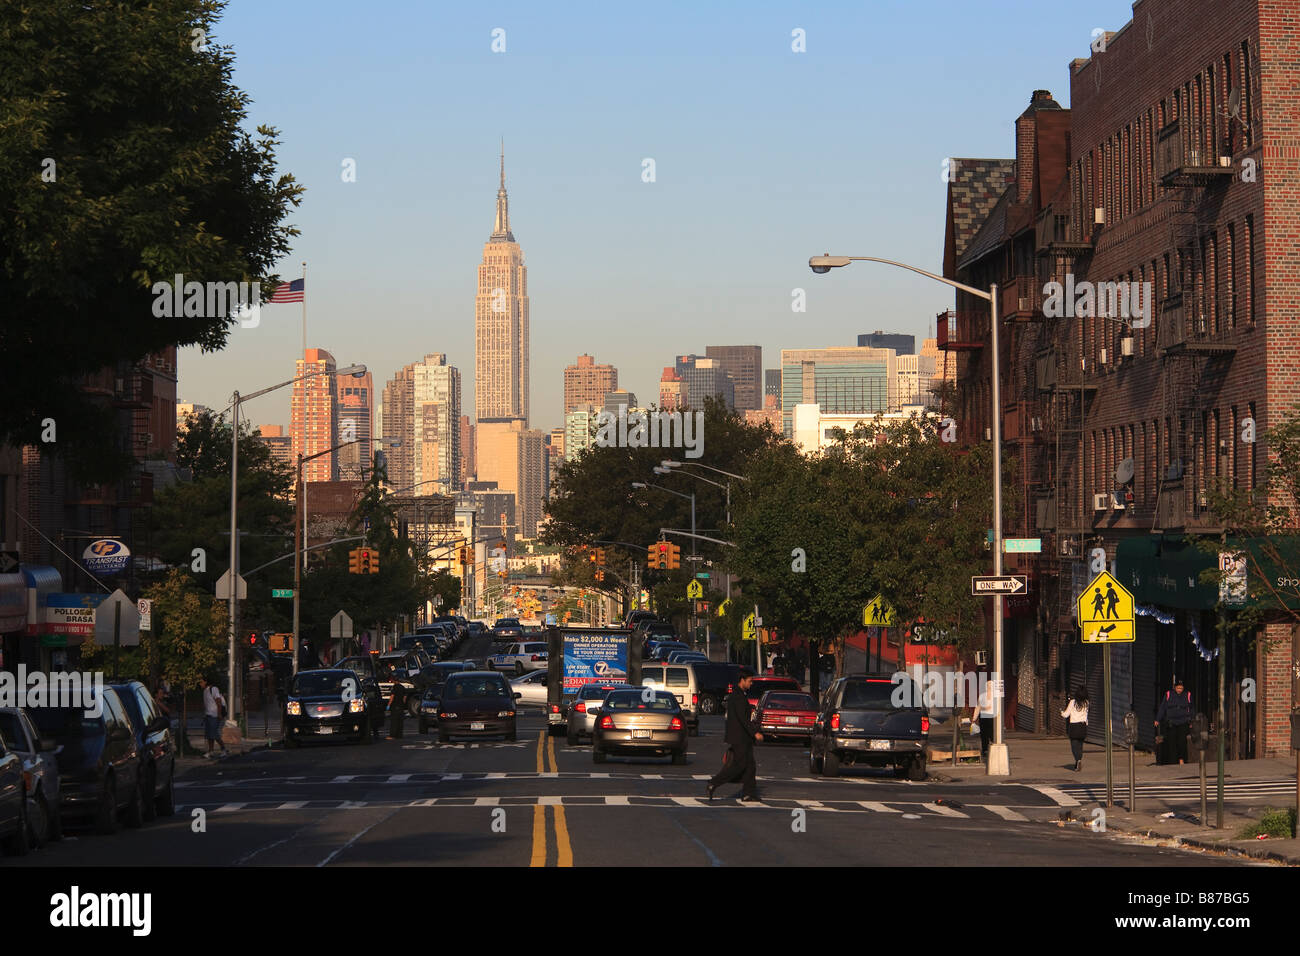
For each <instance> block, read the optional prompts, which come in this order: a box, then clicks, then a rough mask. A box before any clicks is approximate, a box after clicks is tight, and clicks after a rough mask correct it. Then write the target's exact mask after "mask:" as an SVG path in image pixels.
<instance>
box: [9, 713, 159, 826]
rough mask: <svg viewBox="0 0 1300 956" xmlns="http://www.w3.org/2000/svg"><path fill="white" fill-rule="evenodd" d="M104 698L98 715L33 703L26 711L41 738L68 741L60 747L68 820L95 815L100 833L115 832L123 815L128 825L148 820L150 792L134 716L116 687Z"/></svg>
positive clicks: (63, 804)
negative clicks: (144, 778)
mask: <svg viewBox="0 0 1300 956" xmlns="http://www.w3.org/2000/svg"><path fill="white" fill-rule="evenodd" d="M102 703H103V706H102V708H101V712H100V714H99V715H98V716H96V717H89V716H87V714H86V711H85V708H83V707H29V708H27V714H28V716H29V717H31V719H32V723H34V724H35V725H36V729H37V730H38V731H40V734H41V736H42V737H45V738H47V739H49V740H53V741H55V742H56V743H58V744H61V745H62V746H63V749H62V750H60V751H58V752H57V760H58V764H59V812H60V814H61V815H62V817H63V822H64V823H65V824H66V823H67V822H68V821H69V820H70V819H74V818H84V817H90V818H91V819H92V820H93V821H94V825H95V829H96V830H97V831H98V832H100V833H116V832H117V829H118V816H119V814H121V815H122V816H123V817H125V819H126V825H127V826H129V827H139V826H142V825H143V824H144V804H145V793H144V787H143V786H142V785H141V783H142V781H141V773H140V770H141V767H140V763H141V761H140V748H139V746H137V744H136V742H135V733H134V732H133V731H132V728H131V719H130V718H129V717H128V716H127V715H126V709H125V708H124V707H123V705H122V701H121V700H120V699H119V698H118V696H117V692H116V691H114V690H113V689H112V688H111V687H105V688H104V696H103V698H102Z"/></svg>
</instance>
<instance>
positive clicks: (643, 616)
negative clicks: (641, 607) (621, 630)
mask: <svg viewBox="0 0 1300 956" xmlns="http://www.w3.org/2000/svg"><path fill="white" fill-rule="evenodd" d="M653 620H655V615H654V612H653V611H628V612H627V617H625V618H623V626H624V627H628V628H632V629H633V630H635V629H636V626H637V625H638V624H640V623H641V622H642V621H653Z"/></svg>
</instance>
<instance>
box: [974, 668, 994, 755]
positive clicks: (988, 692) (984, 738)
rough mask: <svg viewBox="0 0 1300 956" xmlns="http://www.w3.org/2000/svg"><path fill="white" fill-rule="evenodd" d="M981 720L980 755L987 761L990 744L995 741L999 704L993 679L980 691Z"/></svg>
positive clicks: (979, 710)
mask: <svg viewBox="0 0 1300 956" xmlns="http://www.w3.org/2000/svg"><path fill="white" fill-rule="evenodd" d="M977 713H978V714H979V722H980V757H982V758H983V759H984V760H985V761H986V762H987V761H988V759H989V745H990V744H991V743H993V730H994V724H995V723H996V722H997V716H998V711H997V706H996V702H995V701H994V699H993V686H992V681H987V680H986V681H985V683H984V689H983V690H981V691H980V697H979V708H978V711H977Z"/></svg>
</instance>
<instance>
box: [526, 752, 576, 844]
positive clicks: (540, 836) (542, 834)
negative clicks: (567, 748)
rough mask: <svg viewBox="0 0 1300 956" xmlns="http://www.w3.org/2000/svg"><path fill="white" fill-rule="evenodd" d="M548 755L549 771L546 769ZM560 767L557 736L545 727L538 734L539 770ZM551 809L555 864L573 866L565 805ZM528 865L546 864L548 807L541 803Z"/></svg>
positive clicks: (536, 817)
mask: <svg viewBox="0 0 1300 956" xmlns="http://www.w3.org/2000/svg"><path fill="white" fill-rule="evenodd" d="M548 757H549V760H550V770H549V771H548V770H547V769H546V768H547V758H548ZM559 767H560V765H559V763H558V762H557V761H556V759H555V738H553V737H551V736H550V734H548V733H547V731H546V729H545V728H543V729H542V731H541V732H540V733H539V734H538V735H537V772H538V773H551V772H556V771H558V770H559ZM551 810H552V811H553V816H552V819H554V821H555V857H556V862H555V865H556V866H573V847H572V846H571V845H570V844H569V826H568V823H567V822H566V821H565V819H564V807H561V806H558V805H552V806H551ZM528 865H529V866H546V807H544V806H542V805H541V804H540V803H539V804H537V806H535V807H533V855H532V859H531V860H529V862H528Z"/></svg>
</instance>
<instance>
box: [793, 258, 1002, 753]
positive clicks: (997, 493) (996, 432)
mask: <svg viewBox="0 0 1300 956" xmlns="http://www.w3.org/2000/svg"><path fill="white" fill-rule="evenodd" d="M850 262H879V263H882V264H883V265H887V266H895V267H897V268H899V269H906V270H907V271H909V272H915V273H916V274H917V275H922V276H925V277H926V278H927V279H933V280H934V281H935V282H942V283H943V284H944V285H948V286H952V287H953V288H954V289H960V290H961V291H962V292H966V293H968V294H970V295H973V296H975V297H976V298H978V299H983V300H984V301H986V302H988V303H989V314H990V317H991V319H992V336H993V340H992V346H993V362H992V373H993V387H992V389H991V392H992V399H993V402H992V404H993V427H992V434H993V573H994V574H995V575H996V576H998V577H1001V576H1002V393H1001V383H1000V377H1001V375H1000V370H999V364H998V363H999V354H998V353H999V348H998V286H997V283H996V282H995V283H991V284H990V285H989V287H988V290H987V291H986V290H983V289H976V288H974V287H972V286H968V285H965V284H964V283H961V282H954V281H953V280H952V279H947V278H944V277H943V276H940V275H935V274H934V273H933V272H926V271H925V270H924V269H918V268H917V267H916V266H909V265H908V264H907V263H905V262H895V261H894V260H893V259H879V258H876V257H875V256H832V255H824V256H813V257H812V258H810V259H809V260H808V267H809V268H810V269H812V271H813V272H816V273H817V274H818V275H823V274H825V273H827V272H830V271H831V270H832V269H839V268H842V267H844V266H847V265H848V264H849V263H850ZM1002 633H1003V627H1002V595H1001V594H1000V593H995V594H994V595H993V674H994V680H995V681H997V693H996V695H995V697H994V700H995V701H996V704H995V707H996V713H995V715H994V719H993V744H992V746H990V747H989V767H988V775H989V776H990V777H1005V776H1008V775H1009V774H1010V773H1011V761H1010V758H1009V756H1008V754H1007V745H1006V743H1005V741H1003V739H1002V701H1003V699H1004V693H1005V690H1004V686H1003V677H1002V675H1003V662H1002V650H1003V648H1002Z"/></svg>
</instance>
